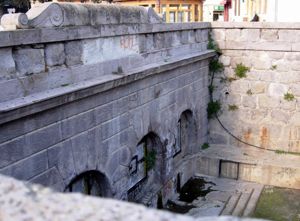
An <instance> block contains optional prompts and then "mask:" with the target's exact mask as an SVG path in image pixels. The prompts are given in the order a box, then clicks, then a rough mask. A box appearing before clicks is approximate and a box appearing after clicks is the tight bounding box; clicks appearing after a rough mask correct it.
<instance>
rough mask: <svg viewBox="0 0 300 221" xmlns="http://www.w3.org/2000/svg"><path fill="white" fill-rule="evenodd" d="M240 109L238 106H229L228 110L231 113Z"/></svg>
mask: <svg viewBox="0 0 300 221" xmlns="http://www.w3.org/2000/svg"><path fill="white" fill-rule="evenodd" d="M238 109H239V107H238V106H236V105H235V104H231V105H230V104H229V105H228V110H229V111H236V110H238Z"/></svg>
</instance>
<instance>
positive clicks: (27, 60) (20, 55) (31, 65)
mask: <svg viewBox="0 0 300 221" xmlns="http://www.w3.org/2000/svg"><path fill="white" fill-rule="evenodd" d="M13 57H14V60H15V62H16V68H17V71H18V73H19V75H21V76H23V75H31V74H37V73H40V72H43V71H45V60H44V49H33V48H18V49H16V50H15V51H14V52H13Z"/></svg>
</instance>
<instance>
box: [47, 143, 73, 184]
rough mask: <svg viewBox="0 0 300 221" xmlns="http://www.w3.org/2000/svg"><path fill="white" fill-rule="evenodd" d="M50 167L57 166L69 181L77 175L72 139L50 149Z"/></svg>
mask: <svg viewBox="0 0 300 221" xmlns="http://www.w3.org/2000/svg"><path fill="white" fill-rule="evenodd" d="M48 160H49V168H51V167H56V168H58V171H59V173H60V175H61V176H62V178H63V179H64V180H66V181H67V182H69V181H70V180H71V179H72V178H74V177H75V174H76V172H75V166H74V159H73V153H72V143H71V141H70V140H67V141H65V142H62V143H59V144H57V145H55V146H53V147H51V148H49V149H48Z"/></svg>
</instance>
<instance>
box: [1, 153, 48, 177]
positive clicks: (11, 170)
mask: <svg viewBox="0 0 300 221" xmlns="http://www.w3.org/2000/svg"><path fill="white" fill-rule="evenodd" d="M24 168H26V170H24ZM47 169H48V156H47V151H42V152H40V153H37V154H35V155H32V156H30V157H29V158H26V159H24V160H21V161H19V162H17V163H15V164H12V165H9V166H7V167H5V168H3V169H0V173H1V174H4V175H8V176H12V177H15V178H17V179H20V180H29V179H30V178H32V177H34V176H36V175H38V174H40V173H42V172H44V171H46V170H47Z"/></svg>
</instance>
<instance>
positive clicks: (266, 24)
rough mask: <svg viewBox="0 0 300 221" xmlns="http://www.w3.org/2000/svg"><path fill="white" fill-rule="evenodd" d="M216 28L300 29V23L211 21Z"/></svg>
mask: <svg viewBox="0 0 300 221" xmlns="http://www.w3.org/2000/svg"><path fill="white" fill-rule="evenodd" d="M210 24H211V27H212V28H216V29H292V30H297V29H300V23H299V22H298V23H294V22H293V23H291V22H211V23H210Z"/></svg>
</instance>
